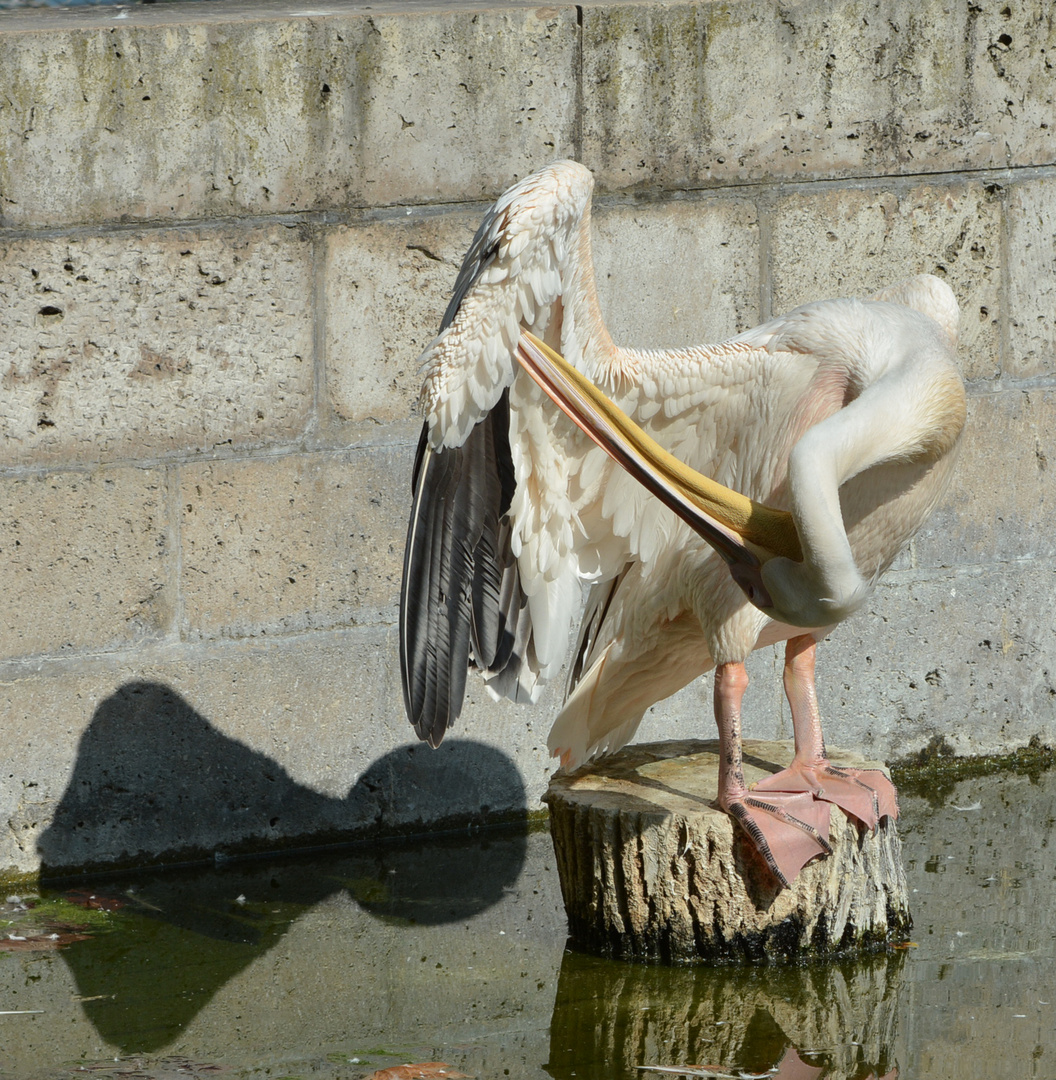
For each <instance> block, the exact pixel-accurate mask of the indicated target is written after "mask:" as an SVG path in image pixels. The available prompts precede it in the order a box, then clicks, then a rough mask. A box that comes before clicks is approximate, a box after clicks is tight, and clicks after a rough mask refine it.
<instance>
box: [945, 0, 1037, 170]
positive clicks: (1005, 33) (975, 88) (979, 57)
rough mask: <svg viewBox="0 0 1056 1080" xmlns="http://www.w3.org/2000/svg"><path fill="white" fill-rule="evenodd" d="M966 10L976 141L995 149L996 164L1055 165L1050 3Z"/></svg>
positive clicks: (989, 3)
mask: <svg viewBox="0 0 1056 1080" xmlns="http://www.w3.org/2000/svg"><path fill="white" fill-rule="evenodd" d="M967 13H968V23H969V30H970V32H969V39H968V41H969V45H968V69H967V70H968V88H969V91H970V97H969V99H968V100H969V102H970V106H971V123H972V124H973V125H974V126H975V128H976V132H975V136H974V138H975V140H976V141H979V142H983V141H985V142H989V144H990V145H991V146H992V147H993V150H992V157H991V163H992V164H993V165H999V164H1001V163H1002V161H1003V163H1004V164H1006V165H1010V166H1016V165H1048V164H1051V163H1052V162H1053V161H1054V160H1056V141H1054V137H1056V132H1054V130H1053V122H1052V118H1053V112H1054V110H1056V73H1054V71H1053V65H1052V53H1053V50H1054V49H1056V23H1054V22H1053V19H1052V11H1051V9H1050V7H1049V5H1048V4H1047V3H1046V2H1045V0H1027V2H1026V3H1022V4H1008V3H1005V2H1004V0H981V2H980V3H978V4H975V3H973V4H972V5H970V6H969V7H968V8H967ZM936 44H938V43H936Z"/></svg>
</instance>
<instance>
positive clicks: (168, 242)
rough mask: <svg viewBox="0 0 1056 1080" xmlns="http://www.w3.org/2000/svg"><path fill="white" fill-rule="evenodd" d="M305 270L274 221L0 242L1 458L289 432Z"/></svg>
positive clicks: (300, 236)
mask: <svg viewBox="0 0 1056 1080" xmlns="http://www.w3.org/2000/svg"><path fill="white" fill-rule="evenodd" d="M311 267H312V244H311V240H310V237H308V236H307V235H306V234H305V233H304V232H302V231H301V230H300V229H295V228H285V227H283V226H281V225H271V226H264V227H247V228H245V229H243V230H237V229H231V228H225V229H212V228H202V229H176V230H159V231H144V232H136V233H129V232H116V233H108V234H105V235H99V236H93V235H85V234H80V233H78V234H73V235H69V236H65V237H60V238H32V239H30V238H27V239H12V240H7V241H4V240H2V239H0V328H2V329H0V332H2V334H3V339H4V342H5V346H6V349H5V352H6V356H5V358H4V359H2V360H0V385H2V387H3V392H2V395H0V433H2V434H0V464H3V465H12V464H24V463H33V464H42V463H45V462H58V463H62V462H68V461H77V462H84V461H106V460H113V459H115V458H122V457H133V456H135V457H143V456H154V455H159V454H165V453H169V452H173V451H176V452H180V451H182V452H187V451H193V450H211V449H213V448H215V447H218V446H245V445H247V444H259V443H265V442H272V441H284V440H285V441H288V440H290V439H292V438H294V437H295V436H297V435H299V434H300V433H301V432H302V431H303V430H304V429H305V427H306V425H307V423H308V420H309V418H310V415H311V409H312V398H313V372H312V326H313V320H312V295H313V293H312V273H311Z"/></svg>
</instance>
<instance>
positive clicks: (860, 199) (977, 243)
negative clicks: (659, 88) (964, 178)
mask: <svg viewBox="0 0 1056 1080" xmlns="http://www.w3.org/2000/svg"><path fill="white" fill-rule="evenodd" d="M1002 229H1003V221H1002V210H1001V200H1000V196H999V195H997V194H991V193H990V191H989V190H988V189H987V188H986V187H984V185H983V184H981V183H975V182H969V183H964V184H951V185H943V186H939V185H935V186H932V185H920V186H916V187H912V188H908V189H905V190H903V189H901V188H896V189H888V190H878V189H870V190H857V189H837V190H827V191H823V192H811V193H809V194H808V193H802V194H795V195H790V196H787V197H786V198H783V199H781V200H779V201H778V203H777V205H776V206H775V208H774V221H773V229H772V242H771V248H770V273H771V280H772V287H773V311H774V313H775V314H781V313H782V312H785V311H788V310H790V309H791V308H794V307H796V306H797V305H798V304H804V303H807V302H808V301H811V300H822V299H826V298H828V297H833V296H866V295H868V294H869V293H872V292H875V291H876V290H877V289H881V288H884V287H885V286H887V285H891V284H893V283H894V282H896V281H899V280H901V279H902V278H906V277H909V276H911V275H912V274H921V273H929V274H935V275H937V276H938V277H941V278H943V279H944V280H945V281H947V282H948V284H949V285H950V287H951V288H952V289H953V291H954V294H955V295H956V297H957V301H958V303H959V304H960V306H961V331H960V347H959V354H960V357H961V365H962V372H963V374H964V376H965V378H966V379H982V378H990V377H992V376H994V375H996V374H998V373H999V372H1000V371H1001V370H1002V357H1001V345H1000V336H1001V335H1000V319H1001V314H1002V313H1001V307H1000V304H1001V301H1000V287H1001V244H1002V237H1001V233H1002Z"/></svg>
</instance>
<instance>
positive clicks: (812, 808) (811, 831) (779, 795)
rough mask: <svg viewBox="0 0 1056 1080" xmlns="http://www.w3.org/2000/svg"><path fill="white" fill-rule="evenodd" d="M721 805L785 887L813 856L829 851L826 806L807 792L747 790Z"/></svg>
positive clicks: (830, 850)
mask: <svg viewBox="0 0 1056 1080" xmlns="http://www.w3.org/2000/svg"><path fill="white" fill-rule="evenodd" d="M724 809H725V810H726V812H727V813H728V814H729V815H730V816H731V817H733V818H734V819H735V820H736V821H738V822H739V823H740V825H741V827H742V828H743V829H744V831H745V832H746V833H747V834H748V836H749V838H750V839H751V841H752V843H753V844H754V845H755V846H756V848H757V849H758V851H759V854H760V855H762V857H763V859H764V860H765V861H766V865H767V866H768V867H769V868H770V870H771V872H772V873H773V875H774V877H776V878H777V880H778V881H779V882H780V883H781V884H782V885H784V886H785V887H786V888H787V887H788V885H790V884H791V882H793V881H795V879H796V876H797V875H798V874H799V872H800V870H802V869H803V867H804V866H806V865H807V863H809V862H810V861H811V860H812V859H816V858H817V857H818V856H821V855H831V854H832V848H831V847H830V846H829V807H828V805H827V804H826V803H824V802H818V801H817V800H816V799H815V798H814V796H813V795H812V794H810V793H809V792H773V793H771V792H767V793H766V794H765V795H756V794H755V793H754V792H747V793H745V794H744V795H740V796H735V797H730V798H727V799H726V800H724Z"/></svg>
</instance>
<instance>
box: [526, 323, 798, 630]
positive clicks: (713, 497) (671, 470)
mask: <svg viewBox="0 0 1056 1080" xmlns="http://www.w3.org/2000/svg"><path fill="white" fill-rule="evenodd" d="M517 359H518V360H519V361H520V364H521V366H522V367H523V368H524V369H525V371H527V372H528V374H529V375H531V377H532V378H533V379H534V380H535V381H536V382H537V383H538V384H539V385H540V386H541V387H542V389H543V390H544V391H545V392H546V393H547V394H548V395H549V397H551V398H552V399H553V401H554V402H555V404H556V405H557V406H558V407H559V408H560V409H561V411H562V412H564V413H565V414H566V415H567V416H568V417H569V419H571V420H572V421H573V423H575V424H576V425H577V426H578V427H579V428H580V429H581V430H582V431H583V432H584V433H585V434H587V435H588V436H589V437H590V438H591V439H593V440H594V442H595V443H597V444H598V446H600V447H601V449H602V450H604V451H605V452H606V453H607V454H608V455H609V456H610V457H612V458H613V459H614V460H615V461H616V462H618V463H619V464H620V465H621V466H622V467H623V468H624V469H626V470H627V472H629V473H630V474H631V476H633V477H634V478H635V479H636V480H637V481H638V482H639V483H640V484H642V485H643V486H644V487H645V488H646V489H647V490H648V491H650V492H651V493H652V494H653V495H655V496H656V497H657V498H658V499H660V501H661V502H662V503H664V505H665V506H667V507H669V508H670V509H671V510H673V511H674V512H675V513H676V514H677V515H678V516H679V517H680V518H681V519H682V520H683V521H684V522H685V523H686V524H687V525H689V527H690V528H691V529H693V530H694V531H695V532H696V533H697V534H698V535H699V536H701V537H702V538H703V539H704V540H706V541H707V542H708V543H709V544H710V545H711V546H712V547H713V548H714V549H715V550H716V551H717V552H718V553H719V554H720V555H721V556H722V557H723V559H725V561H726V563H727V565H728V566H729V568H730V573H731V574H732V575H733V578H734V580H735V581H736V582H737V584H738V585H740V586H741V588H742V589H743V590H744V592H745V594H746V595H747V597H748V599H749V600H751V601H752V603H753V604H755V605H756V607H759V608H762V609H764V610H765V609H767V608H769V607H771V606H772V605H771V601H770V597H769V595H768V594H767V591H766V588H765V586H764V585H763V583H762V578H761V576H760V574H759V567H760V566H761V564H762V563H765V562H766V561H767V560H768V559H771V558H773V557H774V556H776V555H783V556H785V557H786V558H789V559H793V560H795V561H797V562H799V561H801V560H802V558H803V552H802V549H801V547H800V543H799V534H798V533H797V531H796V526H795V522H794V521H793V520H792V515H791V514H789V513H787V512H786V511H784V510H774V509H773V508H772V507H769V506H764V505H763V504H762V503H757V502H755V501H754V500H752V499H749V498H747V496H745V495H741V494H739V493H738V492H736V491H731V490H730V489H729V488H726V487H723V486H722V485H721V484H717V483H716V482H715V481H714V480H709V479H708V477H706V476H703V475H701V474H700V473H698V472H697V471H696V470H694V469H691V468H690V467H689V466H688V465H686V464H684V463H683V462H681V461H679V460H678V458H676V457H674V456H673V455H672V454H669V453H668V452H667V451H666V450H665V449H664V448H663V447H662V446H660V445H659V444H658V443H657V442H656V441H655V440H653V439H651V438H650V437H649V436H648V435H647V434H646V433H645V432H644V431H643V430H642V429H641V428H640V427H639V426H638V425H637V424H636V423H635V422H634V421H633V420H632V419H631V418H630V417H629V416H628V415H627V414H626V413H625V412H623V411H622V410H621V409H620V408H618V407H617V406H616V405H614V404H613V403H612V402H611V401H610V400H609V399H608V398H607V397H606V396H605V395H604V394H603V393H602V392H601V391H600V390H599V389H598V388H597V387H596V386H595V385H594V384H593V383H592V382H591V381H590V380H589V379H587V378H586V377H585V376H584V375H583V374H581V373H580V372H579V371H577V370H576V369H575V368H574V367H572V365H571V364H569V363H568V362H567V361H565V359H564V358H563V357H562V356H560V355H559V354H558V353H556V352H554V350H553V349H551V348H550V347H549V346H548V345H545V344H544V343H543V342H542V341H540V340H539V339H538V338H537V337H535V336H534V335H533V334H529V333H527V332H524V333H522V334H521V340H520V343H519V344H518V347H517Z"/></svg>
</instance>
